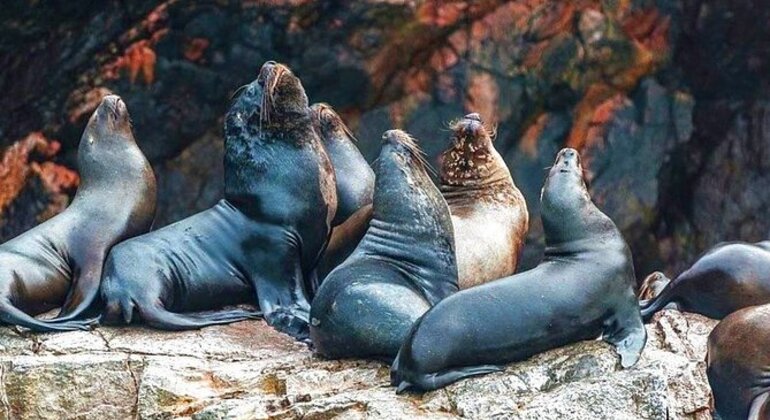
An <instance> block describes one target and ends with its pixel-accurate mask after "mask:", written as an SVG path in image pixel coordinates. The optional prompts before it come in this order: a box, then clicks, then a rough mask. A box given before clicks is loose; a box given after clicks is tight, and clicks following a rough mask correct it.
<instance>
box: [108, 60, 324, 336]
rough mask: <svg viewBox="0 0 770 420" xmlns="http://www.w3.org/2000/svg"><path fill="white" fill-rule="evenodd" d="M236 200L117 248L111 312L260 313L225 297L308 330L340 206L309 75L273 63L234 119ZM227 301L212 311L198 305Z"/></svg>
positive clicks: (207, 318)
mask: <svg viewBox="0 0 770 420" xmlns="http://www.w3.org/2000/svg"><path fill="white" fill-rule="evenodd" d="M224 169H225V199H224V200H222V201H220V202H219V204H217V205H216V206H214V207H212V208H211V209H209V210H206V211H204V212H202V213H198V214H196V215H194V216H192V217H189V218H187V219H184V220H182V221H179V222H177V223H174V224H172V225H169V226H167V227H165V228H163V229H160V230H158V231H155V232H151V233H149V234H146V235H143V236H140V237H137V238H134V239H132V240H130V241H126V242H124V243H122V244H120V245H119V246H116V247H115V248H114V249H113V250H112V252H111V253H110V256H109V259H108V262H107V265H106V268H105V276H104V280H103V285H102V297H103V300H104V301H105V303H106V308H105V313H104V315H103V318H104V321H105V322H113V323H114V322H119V321H123V322H126V323H129V322H131V321H132V319H134V318H135V317H134V314H135V313H136V314H137V315H138V318H141V319H142V320H143V321H144V322H146V323H147V324H149V325H151V326H153V327H155V328H159V329H167V330H183V329H192V328H201V327H205V326H209V325H215V324H223V323H228V322H233V321H238V320H243V319H246V318H249V317H254V316H257V315H258V313H257V312H253V311H247V310H243V309H226V310H222V307H223V306H226V305H235V304H240V303H247V302H251V303H254V302H256V303H258V304H259V310H260V311H261V312H262V314H264V317H265V319H266V321H267V322H268V323H269V324H270V325H272V326H273V327H275V328H277V329H278V330H280V331H283V332H285V333H287V334H290V335H292V336H294V337H296V338H299V339H304V338H306V337H307V321H308V313H309V311H310V304H309V302H308V299H307V293H306V284H309V283H312V281H311V279H312V278H313V277H314V273H313V268H314V266H315V264H316V263H317V261H318V258H319V255H320V253H321V251H322V249H323V247H324V245H325V243H326V241H327V238H328V236H329V230H330V229H331V221H332V219H333V218H334V211H335V209H336V208H337V203H336V200H337V198H336V197H337V196H336V191H335V185H334V170H333V169H332V166H331V163H330V161H329V159H328V157H327V155H326V152H325V151H324V149H323V145H322V144H321V140H320V138H319V137H318V135H317V134H316V132H315V130H314V128H313V123H312V117H311V113H310V108H309V107H308V103H307V97H306V95H305V91H304V89H303V87H302V84H301V83H300V81H299V79H298V78H297V77H296V76H295V75H294V74H292V72H291V71H290V70H289V69H288V68H287V67H285V66H283V65H281V64H276V63H274V62H268V63H265V65H263V66H262V69H261V71H260V74H259V77H258V78H257V79H256V80H255V81H254V82H252V83H250V84H249V85H247V86H245V87H243V88H242V89H241V90H240V93H239V95H238V96H237V97H236V99H235V100H234V103H233V104H232V106H231V108H230V110H229V111H228V113H227V115H226V117H225V159H224ZM204 310H217V311H215V312H210V313H205V314H200V313H199V314H189V313H184V312H195V311H204Z"/></svg>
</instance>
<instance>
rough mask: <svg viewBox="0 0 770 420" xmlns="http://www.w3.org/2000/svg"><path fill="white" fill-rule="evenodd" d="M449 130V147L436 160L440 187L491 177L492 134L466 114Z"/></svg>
mask: <svg viewBox="0 0 770 420" xmlns="http://www.w3.org/2000/svg"><path fill="white" fill-rule="evenodd" d="M449 128H450V130H451V131H452V134H451V137H450V139H451V143H450V145H449V147H448V148H447V149H446V150H445V151H444V152H443V153H442V154H441V155H440V156H439V166H440V168H441V169H440V174H439V175H440V177H441V183H442V184H445V185H453V186H464V185H469V184H473V183H476V182H478V181H479V180H484V179H487V178H489V177H491V176H494V175H495V174H496V165H495V152H494V146H493V145H492V138H493V137H494V130H490V129H489V128H487V127H486V126H485V125H484V123H483V121H482V120H481V116H479V114H476V113H472V114H468V115H466V116H465V117H463V118H462V119H460V120H459V121H455V122H453V123H452V124H450V126H449Z"/></svg>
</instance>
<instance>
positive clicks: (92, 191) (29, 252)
mask: <svg viewBox="0 0 770 420" xmlns="http://www.w3.org/2000/svg"><path fill="white" fill-rule="evenodd" d="M78 171H79V172H80V179H81V182H80V186H79V188H78V190H77V193H76V194H75V198H74V199H73V200H72V204H70V205H69V207H67V209H66V210H64V211H63V212H62V213H61V214H59V215H57V216H55V217H53V218H52V219H50V220H48V221H46V222H44V223H42V224H40V225H38V226H37V227H35V228H33V229H31V230H29V231H27V232H24V233H23V234H21V235H19V236H17V237H16V238H13V239H11V240H10V241H8V242H6V243H4V244H2V245H0V319H1V320H2V321H3V322H6V323H9V324H16V325H20V326H23V327H26V328H29V329H32V330H35V331H66V330H74V329H87V328H88V327H89V325H90V324H91V323H92V322H91V321H83V320H76V319H75V318H78V317H81V316H82V315H84V313H85V312H86V311H87V310H88V309H90V308H91V306H92V304H93V303H94V301H95V299H96V297H98V295H99V293H98V292H99V283H100V281H101V276H102V266H103V264H104V260H105V258H106V256H107V253H108V252H109V250H110V248H111V247H112V246H113V245H114V244H115V243H117V242H120V241H121V240H123V239H126V238H130V237H132V236H135V235H139V234H142V233H144V232H146V231H147V230H149V229H150V227H151V226H152V221H153V219H154V217H155V203H156V185H155V175H154V174H153V172H152V168H151V167H150V164H149V163H148V162H147V159H146V158H145V157H144V155H143V154H142V151H141V150H140V149H139V147H138V146H137V145H136V141H135V140H134V135H133V133H132V131H131V121H130V119H129V115H128V110H127V109H126V105H125V104H124V103H123V101H122V100H121V99H120V98H119V97H118V96H115V95H110V96H106V97H104V99H102V102H101V104H100V105H99V107H98V108H97V109H96V111H95V112H94V113H93V115H92V116H91V119H90V120H89V121H88V125H87V126H86V129H85V131H84V132H83V136H82V138H81V139H80V147H79V148H78ZM56 307H61V312H60V313H59V315H58V317H56V318H55V319H52V320H39V319H35V318H33V317H32V316H30V315H28V314H33V315H36V314H40V313H43V312H47V311H49V310H51V309H53V308H56Z"/></svg>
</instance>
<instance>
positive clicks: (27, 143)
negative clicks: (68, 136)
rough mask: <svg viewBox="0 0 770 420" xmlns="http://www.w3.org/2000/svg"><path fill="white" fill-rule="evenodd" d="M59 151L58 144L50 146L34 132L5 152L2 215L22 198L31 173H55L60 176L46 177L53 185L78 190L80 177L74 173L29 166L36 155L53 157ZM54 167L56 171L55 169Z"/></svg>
mask: <svg viewBox="0 0 770 420" xmlns="http://www.w3.org/2000/svg"><path fill="white" fill-rule="evenodd" d="M60 147H61V146H60V144H59V142H57V141H50V142H49V141H48V140H46V138H45V137H44V136H43V134H42V133H38V132H35V133H31V134H29V135H28V136H27V137H25V138H24V139H22V140H20V141H18V142H16V143H14V144H13V145H11V146H10V147H8V148H7V149H6V150H5V152H4V153H3V156H2V159H0V214H2V212H3V211H4V210H5V209H6V208H7V207H8V205H9V204H10V203H11V202H13V200H15V199H16V197H18V196H19V193H21V191H22V189H24V185H25V184H26V182H27V179H28V178H29V176H30V174H32V173H39V172H38V171H42V172H45V171H48V172H52V171H55V172H56V173H57V174H56V176H55V177H54V176H53V175H49V176H47V179H49V180H50V181H51V182H52V183H58V184H57V185H60V186H61V188H66V186H72V185H74V186H77V183H78V179H77V175H76V174H74V172H73V171H70V170H69V169H66V168H64V167H63V166H59V165H55V164H53V163H50V162H49V163H50V165H46V169H40V165H35V163H34V162H33V163H30V161H29V159H30V155H31V154H32V153H33V152H37V153H39V154H41V155H42V156H45V157H52V156H53V155H55V154H56V153H57V152H58V151H59V149H60ZM51 165H53V166H55V167H56V168H55V169H54V168H53V166H51ZM73 176H74V179H73ZM41 179H42V177H41ZM44 181H45V180H44ZM52 185H53V184H52ZM57 188H58V187H57Z"/></svg>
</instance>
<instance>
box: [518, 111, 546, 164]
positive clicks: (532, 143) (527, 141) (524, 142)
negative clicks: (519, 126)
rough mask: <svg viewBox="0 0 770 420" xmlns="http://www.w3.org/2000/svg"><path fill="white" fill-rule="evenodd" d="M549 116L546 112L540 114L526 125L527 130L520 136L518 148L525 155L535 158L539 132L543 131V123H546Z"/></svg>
mask: <svg viewBox="0 0 770 420" xmlns="http://www.w3.org/2000/svg"><path fill="white" fill-rule="evenodd" d="M548 119H549V116H548V114H547V113H543V114H540V115H539V116H538V117H537V118H536V119H535V122H534V123H533V124H531V125H530V126H529V127H527V131H525V132H524V135H523V136H522V137H521V142H519V148H520V149H521V151H522V152H524V153H525V154H526V155H527V156H529V157H531V158H535V157H536V156H537V140H538V139H539V138H540V134H542V133H543V130H544V129H545V125H546V124H548Z"/></svg>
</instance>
